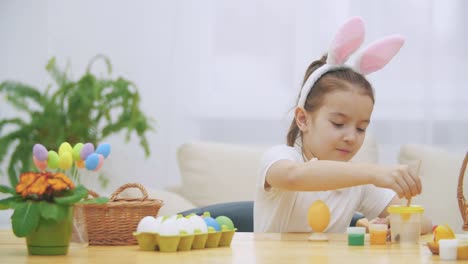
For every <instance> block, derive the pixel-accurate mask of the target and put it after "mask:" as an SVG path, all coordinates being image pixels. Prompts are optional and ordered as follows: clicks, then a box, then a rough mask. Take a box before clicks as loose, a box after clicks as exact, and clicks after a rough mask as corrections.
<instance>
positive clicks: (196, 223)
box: [187, 214, 208, 234]
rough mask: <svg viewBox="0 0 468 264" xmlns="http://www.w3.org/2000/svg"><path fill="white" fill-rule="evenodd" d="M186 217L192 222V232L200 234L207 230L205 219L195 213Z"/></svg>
mask: <svg viewBox="0 0 468 264" xmlns="http://www.w3.org/2000/svg"><path fill="white" fill-rule="evenodd" d="M187 218H188V220H189V221H190V222H191V223H192V227H193V230H194V232H199V233H202V234H204V233H207V232H208V226H207V225H206V223H205V220H203V218H201V217H200V216H198V215H195V214H193V215H188V216H187Z"/></svg>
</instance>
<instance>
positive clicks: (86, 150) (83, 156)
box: [80, 143, 94, 160]
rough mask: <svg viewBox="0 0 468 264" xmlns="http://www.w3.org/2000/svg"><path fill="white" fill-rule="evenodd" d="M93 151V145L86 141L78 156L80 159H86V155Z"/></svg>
mask: <svg viewBox="0 0 468 264" xmlns="http://www.w3.org/2000/svg"><path fill="white" fill-rule="evenodd" d="M93 152H94V145H93V144H92V143H86V144H84V145H83V147H82V148H81V152H80V158H81V159H82V160H86V159H87V158H88V156H89V155H91V154H92V153H93Z"/></svg>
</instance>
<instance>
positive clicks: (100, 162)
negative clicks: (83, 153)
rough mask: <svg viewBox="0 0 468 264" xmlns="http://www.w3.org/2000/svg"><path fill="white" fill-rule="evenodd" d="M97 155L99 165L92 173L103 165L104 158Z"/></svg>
mask: <svg viewBox="0 0 468 264" xmlns="http://www.w3.org/2000/svg"><path fill="white" fill-rule="evenodd" d="M97 155H98V158H99V163H98V165H97V167H96V168H95V169H94V171H98V170H99V169H100V168H101V167H102V164H104V156H102V155H101V154H97Z"/></svg>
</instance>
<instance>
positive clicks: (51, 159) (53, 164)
mask: <svg viewBox="0 0 468 264" xmlns="http://www.w3.org/2000/svg"><path fill="white" fill-rule="evenodd" d="M59 160H60V159H59V155H58V154H57V152H55V151H53V150H49V153H48V158H47V165H48V166H49V168H51V169H56V168H58V166H59Z"/></svg>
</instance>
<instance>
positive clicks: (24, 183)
mask: <svg viewBox="0 0 468 264" xmlns="http://www.w3.org/2000/svg"><path fill="white" fill-rule="evenodd" d="M73 188H75V186H74V184H73V182H72V181H71V180H70V179H69V178H68V177H67V176H66V175H65V174H63V173H60V172H59V173H50V172H39V173H34V172H26V173H23V174H21V175H20V182H19V183H18V185H17V186H16V192H17V193H20V194H21V196H23V197H26V196H28V195H34V194H35V195H43V194H45V193H47V194H52V193H53V192H58V191H63V190H67V189H73Z"/></svg>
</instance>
